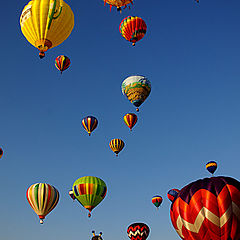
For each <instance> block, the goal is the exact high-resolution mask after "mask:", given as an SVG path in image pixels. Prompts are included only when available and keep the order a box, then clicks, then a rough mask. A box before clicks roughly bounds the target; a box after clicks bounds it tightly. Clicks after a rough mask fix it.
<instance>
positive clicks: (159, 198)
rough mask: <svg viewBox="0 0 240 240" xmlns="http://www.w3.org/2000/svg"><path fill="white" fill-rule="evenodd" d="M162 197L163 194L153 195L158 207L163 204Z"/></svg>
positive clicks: (153, 201) (154, 202)
mask: <svg viewBox="0 0 240 240" xmlns="http://www.w3.org/2000/svg"><path fill="white" fill-rule="evenodd" d="M162 201H163V199H162V197H161V196H158V195H157V196H154V197H152V203H153V204H154V205H155V206H156V207H157V209H158V208H159V207H160V205H161V204H162Z"/></svg>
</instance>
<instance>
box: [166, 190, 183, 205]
mask: <svg viewBox="0 0 240 240" xmlns="http://www.w3.org/2000/svg"><path fill="white" fill-rule="evenodd" d="M179 192H180V190H179V189H176V188H173V189H170V190H169V191H168V193H167V197H168V199H169V200H170V201H171V202H173V201H174V199H175V198H176V197H177V195H178V193H179Z"/></svg>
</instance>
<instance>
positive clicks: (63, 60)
mask: <svg viewBox="0 0 240 240" xmlns="http://www.w3.org/2000/svg"><path fill="white" fill-rule="evenodd" d="M70 63H71V62H70V59H69V58H68V57H67V56H64V55H60V56H58V57H57V58H56V59H55V67H56V68H57V69H58V70H59V71H60V72H61V74H62V72H63V71H65V70H66V69H68V67H69V66H70Z"/></svg>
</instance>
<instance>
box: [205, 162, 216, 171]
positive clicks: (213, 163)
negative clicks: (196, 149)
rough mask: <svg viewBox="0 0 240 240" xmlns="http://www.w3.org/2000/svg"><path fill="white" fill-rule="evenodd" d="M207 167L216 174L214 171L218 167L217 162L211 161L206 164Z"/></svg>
mask: <svg viewBox="0 0 240 240" xmlns="http://www.w3.org/2000/svg"><path fill="white" fill-rule="evenodd" d="M206 169H207V170H208V171H209V172H210V173H211V174H214V172H215V171H216V169H217V163H216V162H215V161H210V162H208V163H207V164H206Z"/></svg>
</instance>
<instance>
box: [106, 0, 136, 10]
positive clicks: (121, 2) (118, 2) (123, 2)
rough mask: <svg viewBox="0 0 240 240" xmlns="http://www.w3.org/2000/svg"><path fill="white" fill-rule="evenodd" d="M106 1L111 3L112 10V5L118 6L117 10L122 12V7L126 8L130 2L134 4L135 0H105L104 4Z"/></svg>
mask: <svg viewBox="0 0 240 240" xmlns="http://www.w3.org/2000/svg"><path fill="white" fill-rule="evenodd" d="M106 3H108V4H109V5H110V10H111V8H112V7H117V10H118V11H120V12H121V10H122V7H124V9H125V8H126V7H127V5H128V4H129V3H132V4H133V0H104V5H105V4H106Z"/></svg>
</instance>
